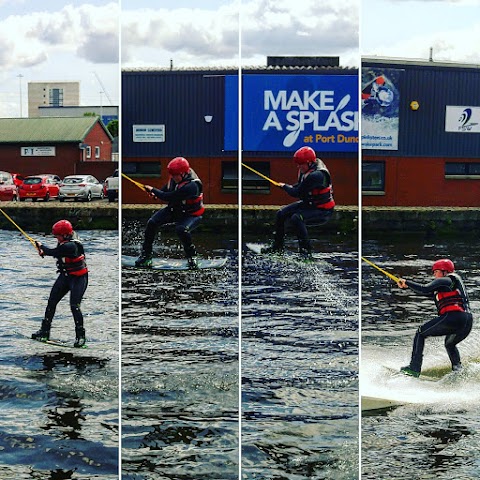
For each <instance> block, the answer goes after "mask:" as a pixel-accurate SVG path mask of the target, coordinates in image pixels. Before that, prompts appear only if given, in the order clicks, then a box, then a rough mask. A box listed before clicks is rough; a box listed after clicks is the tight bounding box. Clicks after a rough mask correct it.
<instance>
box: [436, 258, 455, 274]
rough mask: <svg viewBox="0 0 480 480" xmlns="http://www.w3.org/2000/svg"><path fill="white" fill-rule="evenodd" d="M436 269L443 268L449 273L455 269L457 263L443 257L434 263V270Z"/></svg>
mask: <svg viewBox="0 0 480 480" xmlns="http://www.w3.org/2000/svg"><path fill="white" fill-rule="evenodd" d="M435 270H442V271H445V272H448V273H453V272H454V271H455V265H454V264H453V262H452V261H451V260H449V259H448V258H442V259H441V260H437V261H436V262H434V264H433V265H432V271H435Z"/></svg>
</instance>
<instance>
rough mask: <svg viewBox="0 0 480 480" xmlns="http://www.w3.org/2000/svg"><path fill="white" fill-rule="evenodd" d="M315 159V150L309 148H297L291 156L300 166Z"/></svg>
mask: <svg viewBox="0 0 480 480" xmlns="http://www.w3.org/2000/svg"><path fill="white" fill-rule="evenodd" d="M316 159H317V154H316V153H315V150H314V149H313V148H311V147H302V148H299V149H298V150H297V151H296V152H295V153H294V155H293V160H294V161H295V163H296V164H297V165H302V164H304V163H311V162H314V161H315V160H316Z"/></svg>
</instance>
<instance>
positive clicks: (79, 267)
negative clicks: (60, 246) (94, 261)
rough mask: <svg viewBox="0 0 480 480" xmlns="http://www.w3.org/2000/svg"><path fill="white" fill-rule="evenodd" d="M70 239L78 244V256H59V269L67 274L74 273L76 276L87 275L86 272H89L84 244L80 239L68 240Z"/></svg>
mask: <svg viewBox="0 0 480 480" xmlns="http://www.w3.org/2000/svg"><path fill="white" fill-rule="evenodd" d="M68 241H69V242H75V244H76V246H77V256H75V257H62V258H59V259H58V263H59V265H58V266H59V269H60V271H61V272H63V273H66V274H67V275H74V276H76V277H81V276H82V275H85V274H86V273H88V268H87V263H86V261H85V253H84V250H83V245H82V244H81V243H80V242H79V241H78V240H68ZM65 243H66V242H65Z"/></svg>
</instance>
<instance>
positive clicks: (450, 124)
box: [445, 105, 480, 133]
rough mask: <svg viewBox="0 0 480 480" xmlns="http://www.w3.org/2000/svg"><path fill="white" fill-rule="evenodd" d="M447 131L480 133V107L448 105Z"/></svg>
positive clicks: (446, 114)
mask: <svg viewBox="0 0 480 480" xmlns="http://www.w3.org/2000/svg"><path fill="white" fill-rule="evenodd" d="M445 131H446V132H457V133H480V107H457V106H450V105H447V107H446V113H445Z"/></svg>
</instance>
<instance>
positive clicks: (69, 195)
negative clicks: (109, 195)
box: [58, 175, 103, 202]
mask: <svg viewBox="0 0 480 480" xmlns="http://www.w3.org/2000/svg"><path fill="white" fill-rule="evenodd" d="M92 198H100V199H102V198H103V185H102V184H101V183H100V182H99V181H98V180H97V179H96V178H95V177H94V176H92V175H69V176H68V177H65V178H64V179H63V182H62V183H61V184H60V192H59V194H58V199H59V200H60V201H61V202H63V201H65V200H67V199H72V200H85V201H87V202H90V201H91V200H92Z"/></svg>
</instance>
